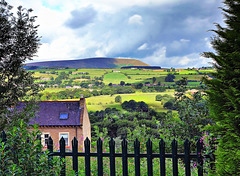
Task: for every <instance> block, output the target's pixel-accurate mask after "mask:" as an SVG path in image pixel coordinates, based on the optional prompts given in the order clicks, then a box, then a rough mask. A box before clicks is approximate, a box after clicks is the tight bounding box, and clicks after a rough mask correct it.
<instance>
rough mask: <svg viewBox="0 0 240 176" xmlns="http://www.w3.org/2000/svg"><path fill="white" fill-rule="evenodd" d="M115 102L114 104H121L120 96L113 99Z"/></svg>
mask: <svg viewBox="0 0 240 176" xmlns="http://www.w3.org/2000/svg"><path fill="white" fill-rule="evenodd" d="M115 102H116V103H121V102H122V97H121V96H120V95H118V96H116V97H115Z"/></svg>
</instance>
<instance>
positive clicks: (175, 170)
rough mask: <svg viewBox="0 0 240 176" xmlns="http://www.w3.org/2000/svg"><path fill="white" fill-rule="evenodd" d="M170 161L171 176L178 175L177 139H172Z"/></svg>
mask: <svg viewBox="0 0 240 176" xmlns="http://www.w3.org/2000/svg"><path fill="white" fill-rule="evenodd" d="M172 163H173V176H178V157H177V141H176V140H175V139H173V141H172Z"/></svg>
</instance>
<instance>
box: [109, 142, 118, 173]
mask: <svg viewBox="0 0 240 176" xmlns="http://www.w3.org/2000/svg"><path fill="white" fill-rule="evenodd" d="M109 150H110V175H111V176H115V175H116V169H115V141H114V140H113V138H111V140H110V141H109Z"/></svg>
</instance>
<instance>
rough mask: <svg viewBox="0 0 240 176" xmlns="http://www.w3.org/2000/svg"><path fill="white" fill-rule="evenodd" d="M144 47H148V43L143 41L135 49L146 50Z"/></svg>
mask: <svg viewBox="0 0 240 176" xmlns="http://www.w3.org/2000/svg"><path fill="white" fill-rule="evenodd" d="M146 49H148V44H147V43H144V44H142V45H141V46H139V47H138V49H137V50H139V51H141V50H146Z"/></svg>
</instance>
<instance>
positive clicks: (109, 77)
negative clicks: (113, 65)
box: [103, 72, 131, 84]
mask: <svg viewBox="0 0 240 176" xmlns="http://www.w3.org/2000/svg"><path fill="white" fill-rule="evenodd" d="M121 81H124V82H125V83H127V82H129V81H131V80H129V79H128V78H127V77H126V76H125V75H124V74H122V73H115V72H113V73H108V74H106V75H105V76H104V79H103V82H104V83H105V84H109V83H112V84H120V82H121Z"/></svg>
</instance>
